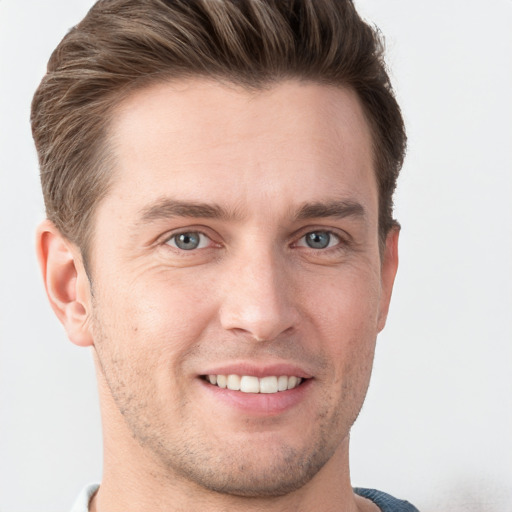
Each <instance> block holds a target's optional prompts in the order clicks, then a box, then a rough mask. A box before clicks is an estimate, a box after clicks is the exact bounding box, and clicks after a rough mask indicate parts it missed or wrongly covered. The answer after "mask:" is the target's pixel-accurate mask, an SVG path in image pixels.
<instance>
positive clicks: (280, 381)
mask: <svg viewBox="0 0 512 512" xmlns="http://www.w3.org/2000/svg"><path fill="white" fill-rule="evenodd" d="M201 378H202V379H203V380H205V381H206V382H209V383H210V384H212V385H213V386H217V387H219V388H222V389H229V390H231V391H241V392H242V393H267V394H271V393H279V392H282V391H288V390H290V389H295V388H296V387H298V386H300V385H301V383H302V382H303V381H304V380H307V379H302V378H301V377H295V376H293V375H292V376H288V375H280V376H268V377H262V378H258V377H254V376H252V375H202V376H201Z"/></svg>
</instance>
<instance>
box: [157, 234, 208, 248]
mask: <svg viewBox="0 0 512 512" xmlns="http://www.w3.org/2000/svg"><path fill="white" fill-rule="evenodd" d="M166 243H167V244H168V245H170V246H171V247H175V248H177V249H181V250H182V251H193V250H194V249H204V248H205V247H208V245H209V243H210V239H209V238H208V237H207V236H206V235H204V234H203V233H199V232H198V231H187V232H185V233H178V234H177V235H173V236H172V237H171V238H169V240H167V242H166Z"/></svg>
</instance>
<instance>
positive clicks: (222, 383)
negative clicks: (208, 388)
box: [212, 375, 228, 388]
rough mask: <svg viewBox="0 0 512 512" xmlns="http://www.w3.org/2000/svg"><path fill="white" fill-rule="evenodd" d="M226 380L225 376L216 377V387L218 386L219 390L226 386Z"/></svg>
mask: <svg viewBox="0 0 512 512" xmlns="http://www.w3.org/2000/svg"><path fill="white" fill-rule="evenodd" d="M227 380H228V379H227V377H226V376H225V375H217V386H219V388H225V387H226V386H227ZM212 384H213V383H212Z"/></svg>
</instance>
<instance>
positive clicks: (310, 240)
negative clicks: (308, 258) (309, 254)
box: [306, 231, 331, 249]
mask: <svg viewBox="0 0 512 512" xmlns="http://www.w3.org/2000/svg"><path fill="white" fill-rule="evenodd" d="M330 241H331V235H330V234H329V233H327V232H326V231H313V232H312V233H308V234H307V235H306V244H307V245H308V246H309V247H311V248H312V249H325V248H326V247H328V246H329V242H330Z"/></svg>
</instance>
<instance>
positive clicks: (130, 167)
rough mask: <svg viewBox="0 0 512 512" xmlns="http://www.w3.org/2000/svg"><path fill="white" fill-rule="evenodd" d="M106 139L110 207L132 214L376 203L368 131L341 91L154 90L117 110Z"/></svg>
mask: <svg viewBox="0 0 512 512" xmlns="http://www.w3.org/2000/svg"><path fill="white" fill-rule="evenodd" d="M109 137H110V143H111V147H112V148H113V152H114V161H115V164H116V172H115V178H114V182H113V185H112V189H111V193H110V196H111V199H113V200H115V199H116V198H117V199H123V204H124V206H133V207H134V208H135V207H136V206H138V207H139V210H140V209H141V208H144V206H145V204H144V203H147V202H148V201H151V200H154V199H155V198H157V197H159V196H160V197H162V196H168V195H170V196H173V197H174V198H177V199H180V200H190V201H196V200H197V201H203V202H204V200H205V196H208V198H209V199H210V200H211V201H212V202H215V203H217V204H221V203H223V202H231V203H232V206H233V207H236V208H237V209H238V210H244V209H248V208H250V207H251V205H252V206H254V208H259V209H260V211H261V208H265V205H276V206H277V205H278V204H282V205H283V208H284V207H290V205H291V204H292V203H294V202H295V203H304V202H308V201H310V202H312V201H317V200H318V199H319V198H320V197H321V198H322V199H323V198H325V196H326V195H331V196H332V198H331V199H340V198H341V199H344V198H347V199H352V198H353V197H352V196H359V195H363V196H365V195H366V196H367V197H366V200H367V201H369V202H370V203H373V202H375V203H376V184H375V177H374V171H373V156H372V141H371V134H370V129H369V126H368V123H367V121H366V119H365V116H364V113H363V111H362V108H361V106H360V103H359V101H358V98H357V96H356V94H355V93H354V92H353V91H351V90H348V89H341V88H338V87H331V86H326V85H320V84H315V83H305V82H298V81H287V82H282V83H279V84H276V85H273V86H271V87H269V88H267V89H262V90H257V91H248V90H246V89H242V88H240V87H237V86H234V85H232V84H220V83H218V82H213V81H208V80H199V79H196V80H188V81H177V82H167V83H161V84H157V85H153V86H150V87H148V88H146V89H143V90H141V91H137V92H135V93H134V94H132V95H131V96H130V97H128V98H127V99H126V100H124V101H123V102H122V103H121V104H120V106H119V107H118V108H117V110H116V111H115V113H114V117H113V122H112V125H111V127H110V135H109ZM348 196H350V197H348ZM326 199H329V198H328V197H327V198H326ZM374 200H375V201H374ZM369 206H370V209H371V208H372V206H373V205H369Z"/></svg>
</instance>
